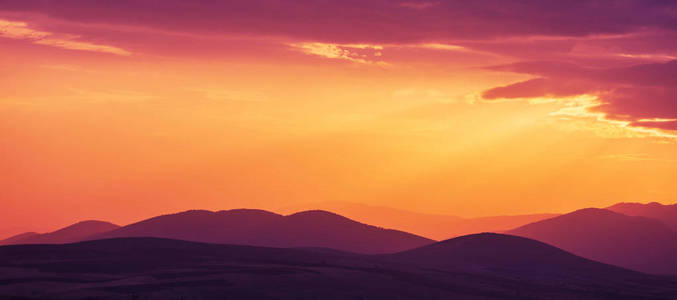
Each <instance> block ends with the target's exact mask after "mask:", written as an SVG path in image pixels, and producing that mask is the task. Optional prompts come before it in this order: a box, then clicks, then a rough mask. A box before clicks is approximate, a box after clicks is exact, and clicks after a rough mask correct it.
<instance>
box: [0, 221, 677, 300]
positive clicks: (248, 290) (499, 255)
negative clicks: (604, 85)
mask: <svg viewBox="0 0 677 300" xmlns="http://www.w3.org/2000/svg"><path fill="white" fill-rule="evenodd" d="M303 217H307V215H306V216H303ZM315 217H316V216H313V215H312V214H311V218H315ZM530 259H533V260H531V263H530ZM458 263H460V264H458ZM567 266H569V267H568V268H567ZM478 267H480V268H479V269H478ZM0 270H1V271H0V275H2V277H1V279H0V299H5V298H12V297H28V298H31V299H32V298H40V299H52V298H58V299H633V300H634V299H671V298H673V296H674V295H675V294H676V293H677V281H675V279H670V278H666V277H660V276H653V275H646V274H642V273H637V272H632V271H628V270H624V269H620V268H617V267H613V266H608V265H604V264H601V263H595V262H591V261H588V260H586V259H582V258H579V257H576V256H574V255H571V254H568V253H565V252H563V251H561V250H558V249H555V248H553V247H550V246H547V245H544V244H542V243H539V242H535V241H531V240H528V239H524V238H517V237H510V236H504V235H495V234H483V235H475V236H468V237H462V238H458V239H453V240H449V241H444V242H440V243H436V244H433V245H430V246H426V247H424V248H420V249H415V250H411V251H407V252H403V253H399V254H394V255H361V254H354V253H345V252H339V251H315V250H314V249H296V248H287V249H281V248H266V247H254V246H235V245H223V244H204V243H196V242H188V241H179V240H169V239H159V238H120V239H109V240H96V241H88V242H81V243H76V244H66V245H16V246H4V247H0ZM478 270H480V271H478ZM581 270H585V271H586V274H581ZM544 272H546V273H544ZM550 273H557V276H550V275H548V276H543V274H546V275H547V274H550Z"/></svg>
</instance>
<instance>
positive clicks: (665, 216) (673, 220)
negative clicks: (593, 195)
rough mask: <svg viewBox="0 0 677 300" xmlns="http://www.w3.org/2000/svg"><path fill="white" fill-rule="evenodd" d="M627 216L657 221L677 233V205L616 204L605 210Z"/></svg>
mask: <svg viewBox="0 0 677 300" xmlns="http://www.w3.org/2000/svg"><path fill="white" fill-rule="evenodd" d="M607 209H608V210H611V211H615V212H617V213H621V214H624V215H628V216H640V217H647V218H652V219H656V220H659V221H661V222H663V223H665V225H668V227H670V228H671V229H672V230H675V231H677V204H670V205H664V204H660V203H657V202H651V203H647V204H643V203H627V202H624V203H618V204H615V205H613V206H610V207H608V208H607Z"/></svg>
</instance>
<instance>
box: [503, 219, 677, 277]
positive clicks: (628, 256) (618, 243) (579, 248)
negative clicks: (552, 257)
mask: <svg viewBox="0 0 677 300" xmlns="http://www.w3.org/2000/svg"><path fill="white" fill-rule="evenodd" d="M507 233H509V234H514V235H518V236H523V237H528V238H532V239H535V240H539V241H542V242H545V243H548V244H550V245H553V246H555V247H559V248H561V249H563V250H566V251H568V252H571V253H573V254H576V255H580V256H582V257H585V258H589V259H592V260H596V261H600V262H604V263H608V264H613V265H617V266H622V267H625V268H629V269H633V270H638V271H642V272H648V273H656V274H677V255H676V254H677V233H676V232H675V231H673V230H671V229H670V228H669V227H668V226H667V225H665V224H664V223H662V222H661V221H658V220H656V219H651V218H646V217H637V216H627V215H624V214H620V213H617V212H613V211H611V210H606V209H597V208H587V209H581V210H577V211H574V212H572V213H569V214H565V215H562V216H559V217H555V218H552V219H547V220H543V221H539V222H535V223H532V224H528V225H525V226H522V227H519V228H517V229H514V230H511V231H508V232H507Z"/></svg>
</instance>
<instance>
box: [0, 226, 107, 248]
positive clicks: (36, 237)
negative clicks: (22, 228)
mask: <svg viewBox="0 0 677 300" xmlns="http://www.w3.org/2000/svg"><path fill="white" fill-rule="evenodd" d="M119 227H120V226H118V225H115V224H113V223H109V222H104V221H95V220H90V221H82V222H78V223H75V224H73V225H70V226H68V227H64V228H62V229H59V230H57V231H53V232H50V233H43V234H35V233H24V234H21V235H18V236H14V237H11V238H9V239H7V240H4V241H2V244H64V243H72V242H77V241H81V240H83V239H85V238H87V237H89V236H92V235H95V234H99V233H102V232H107V231H111V230H114V229H116V228H119Z"/></svg>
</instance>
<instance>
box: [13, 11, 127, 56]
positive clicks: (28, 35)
mask: <svg viewBox="0 0 677 300" xmlns="http://www.w3.org/2000/svg"><path fill="white" fill-rule="evenodd" d="M0 38H10V39H18V40H28V41H31V42H32V43H34V44H38V45H46V46H50V47H56V48H62V49H68V50H81V51H92V52H101V53H108V54H115V55H122V56H130V55H132V53H131V52H129V51H127V50H124V49H122V48H118V47H114V46H109V45H100V44H94V43H88V42H82V41H78V40H77V39H78V38H80V37H79V36H77V35H64V34H55V33H52V32H47V31H40V30H36V29H33V28H30V27H29V26H28V24H26V23H25V22H16V21H8V20H2V19H0Z"/></svg>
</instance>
